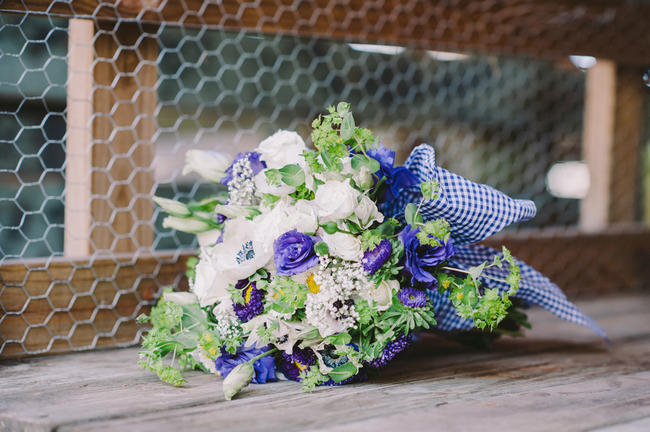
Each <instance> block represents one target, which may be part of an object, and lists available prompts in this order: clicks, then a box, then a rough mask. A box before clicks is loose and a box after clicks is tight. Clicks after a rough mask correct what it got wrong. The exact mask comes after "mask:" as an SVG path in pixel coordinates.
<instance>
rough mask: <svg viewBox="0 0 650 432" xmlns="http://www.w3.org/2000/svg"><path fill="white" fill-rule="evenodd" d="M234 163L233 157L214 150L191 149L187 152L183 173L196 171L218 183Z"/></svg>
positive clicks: (206, 178)
mask: <svg viewBox="0 0 650 432" xmlns="http://www.w3.org/2000/svg"><path fill="white" fill-rule="evenodd" d="M231 164H232V157H230V155H228V154H226V153H219V152H216V151H213V150H189V151H188V152H187V153H185V167H184V168H183V175H185V174H188V173H190V172H196V173H197V174H198V175H200V176H201V177H203V178H204V179H205V180H208V181H212V182H215V183H218V182H219V180H221V178H222V177H224V176H225V175H226V170H227V169H228V167H229V166H230V165H231Z"/></svg>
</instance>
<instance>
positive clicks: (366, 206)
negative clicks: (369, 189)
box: [354, 195, 384, 228]
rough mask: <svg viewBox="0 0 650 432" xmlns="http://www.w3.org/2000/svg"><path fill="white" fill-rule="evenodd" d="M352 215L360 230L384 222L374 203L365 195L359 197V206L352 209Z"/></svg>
mask: <svg viewBox="0 0 650 432" xmlns="http://www.w3.org/2000/svg"><path fill="white" fill-rule="evenodd" d="M354 215H355V216H356V217H357V221H358V222H359V225H360V226H361V228H368V227H369V226H370V225H372V224H373V223H374V222H375V221H376V222H379V223H381V222H383V221H384V215H383V214H382V213H381V212H380V211H379V209H377V205H376V204H375V202H374V201H373V200H371V199H370V198H369V197H367V196H366V195H363V196H362V197H361V201H360V202H359V205H357V208H355V209H354Z"/></svg>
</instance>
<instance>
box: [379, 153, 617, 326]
mask: <svg viewBox="0 0 650 432" xmlns="http://www.w3.org/2000/svg"><path fill="white" fill-rule="evenodd" d="M404 166H405V167H407V168H408V169H409V170H410V171H411V172H412V173H413V174H414V175H415V176H416V177H417V178H418V180H420V181H421V182H422V181H426V180H430V179H432V178H433V179H436V180H437V181H438V183H439V184H440V189H439V191H438V195H439V197H438V199H436V200H434V201H430V202H427V203H424V204H423V205H422V207H421V212H422V216H423V218H424V220H429V219H435V218H444V219H446V220H447V221H448V222H449V223H450V226H451V236H452V238H453V240H454V244H455V245H456V246H457V247H456V249H457V253H456V255H455V256H454V257H453V259H452V261H451V265H452V266H454V267H457V268H460V269H464V270H467V269H469V268H470V267H473V266H476V265H480V264H481V263H482V262H484V261H490V262H491V261H492V259H493V257H494V255H495V254H501V253H500V252H498V251H496V250H494V249H490V248H488V247H486V246H483V245H473V244H470V243H475V242H478V241H481V240H483V239H485V238H487V237H489V236H490V235H492V234H494V233H496V232H498V231H500V230H501V229H503V228H504V227H506V226H507V225H510V224H512V223H515V222H520V221H524V220H527V219H530V218H532V217H533V216H534V215H535V212H536V208H535V203H533V202H532V201H528V200H516V199H512V198H510V197H509V196H507V195H505V194H504V193H502V192H499V191H497V190H496V189H494V188H492V187H490V186H487V185H482V184H476V183H474V182H472V181H469V180H467V179H465V178H463V177H461V176H459V175H456V174H453V173H451V172H449V171H447V170H445V169H443V168H440V167H438V166H436V164H435V151H434V150H433V148H432V147H431V146H429V145H427V144H422V145H420V146H418V147H416V148H415V149H414V150H413V152H412V153H411V155H410V156H409V158H408V159H407V161H406V163H405V164H404ZM421 198H422V195H421V193H420V189H419V186H415V187H410V188H406V189H403V190H402V191H401V192H400V194H399V195H398V196H397V197H396V198H395V199H394V200H392V201H391V202H390V203H388V204H387V205H386V206H385V208H383V210H384V211H385V213H386V214H388V215H389V216H392V217H395V218H397V219H401V221H402V222H404V219H403V215H404V207H405V206H406V204H408V203H410V202H413V203H419V202H420V200H421ZM517 263H518V264H519V267H520V272H521V283H520V286H519V291H518V292H517V294H516V296H515V297H517V298H520V299H522V300H524V301H525V302H527V303H529V304H533V305H539V306H542V307H544V308H546V309H548V310H549V311H551V312H552V313H554V314H555V315H557V316H558V317H560V318H563V319H565V320H567V321H571V322H573V323H576V324H581V325H584V326H586V327H588V328H590V329H592V330H593V331H594V332H596V333H597V334H599V335H600V336H602V337H603V338H606V335H605V332H604V331H603V330H602V329H601V328H600V327H599V326H598V324H596V322H595V321H594V320H592V319H591V318H589V317H588V316H587V315H585V314H584V313H583V312H582V311H580V310H579V309H578V308H577V307H576V306H575V305H574V304H573V303H571V302H570V301H569V300H568V299H567V298H566V296H565V295H564V293H563V292H562V290H560V288H558V287H557V285H555V284H554V283H553V282H551V281H550V280H549V279H548V278H547V277H545V276H544V275H542V274H541V273H539V272H538V271H537V270H535V269H533V268H532V267H530V266H529V265H527V264H526V263H524V262H523V261H520V260H517ZM507 273H508V270H507V269H506V268H505V266H504V268H497V267H491V268H489V269H487V270H486V271H485V273H484V274H485V275H487V276H491V277H495V278H499V279H504V278H505V277H506V276H507ZM482 282H483V283H484V285H485V286H486V287H487V288H498V289H499V291H500V292H503V291H507V289H508V285H507V284H505V283H502V282H498V281H494V280H492V279H486V278H483V279H482ZM427 294H428V297H429V299H430V300H431V303H432V304H433V307H434V308H435V310H436V320H437V321H438V326H437V327H438V328H439V329H441V330H446V331H451V330H469V329H471V328H472V327H473V326H474V325H473V322H472V320H466V319H463V318H461V317H459V316H458V314H457V313H456V310H455V309H454V307H453V306H452V304H451V301H450V300H449V297H448V296H447V295H446V294H443V295H441V294H439V293H438V291H437V290H430V291H428V293H427Z"/></svg>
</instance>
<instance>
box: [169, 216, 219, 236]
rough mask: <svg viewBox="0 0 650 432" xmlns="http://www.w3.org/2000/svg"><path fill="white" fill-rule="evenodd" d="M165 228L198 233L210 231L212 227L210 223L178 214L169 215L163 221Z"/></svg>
mask: <svg viewBox="0 0 650 432" xmlns="http://www.w3.org/2000/svg"><path fill="white" fill-rule="evenodd" d="M162 226H163V228H172V229H175V230H178V231H183V232H186V233H191V234H198V233H202V232H205V231H209V230H210V229H211V228H212V227H211V226H210V224H209V223H207V222H205V221H202V220H198V219H193V218H191V217H189V218H181V217H176V216H167V217H166V218H165V219H163V222H162Z"/></svg>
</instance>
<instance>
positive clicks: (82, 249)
mask: <svg viewBox="0 0 650 432" xmlns="http://www.w3.org/2000/svg"><path fill="white" fill-rule="evenodd" d="M94 33H95V29H94V23H93V21H92V20H83V19H71V20H70V21H69V23H68V86H67V110H66V127H67V139H66V152H65V153H66V168H65V186H66V187H65V230H64V236H65V240H64V247H63V250H64V252H65V255H66V256H69V257H82V256H88V255H89V253H90V243H89V238H90V224H91V220H90V219H91V217H90V193H91V191H90V159H91V157H90V150H91V142H92V131H91V125H90V119H91V117H92V112H93V104H92V100H91V94H92V88H93V79H92V78H93V77H92V65H93V57H94V55H93V35H94Z"/></svg>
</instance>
